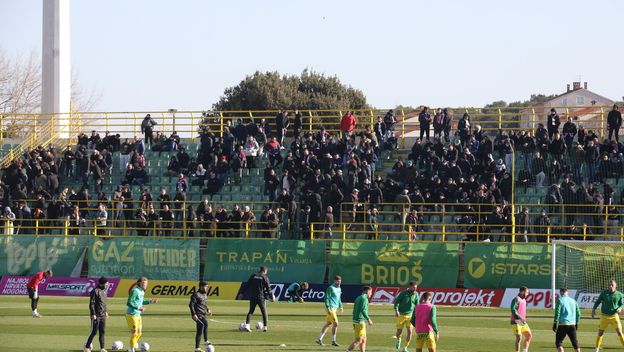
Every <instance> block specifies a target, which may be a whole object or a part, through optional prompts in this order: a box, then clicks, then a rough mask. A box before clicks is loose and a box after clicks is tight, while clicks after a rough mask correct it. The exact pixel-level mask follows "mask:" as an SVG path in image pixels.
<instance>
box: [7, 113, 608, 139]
mask: <svg viewBox="0 0 624 352" xmlns="http://www.w3.org/2000/svg"><path fill="white" fill-rule="evenodd" d="M550 108H551V107H544V106H533V107H524V108H518V107H505V108H467V107H458V108H449V109H448V111H449V114H450V115H451V117H452V128H451V130H452V133H454V131H455V130H456V129H457V122H458V121H459V120H460V118H461V117H462V115H463V114H464V113H468V114H469V115H470V116H471V123H472V125H473V126H475V125H480V126H481V128H482V130H483V131H485V132H488V131H498V130H500V129H504V130H508V131H510V130H515V131H519V130H535V128H536V127H537V124H538V123H543V124H545V123H546V119H547V115H548V113H549V110H550ZM611 108H612V107H610V106H559V107H555V109H557V111H558V113H559V116H560V118H561V126H563V124H564V123H565V121H566V119H567V118H568V117H571V118H572V119H573V120H574V121H575V122H583V124H584V127H585V129H586V130H593V131H594V132H598V133H599V135H600V136H601V137H602V136H604V132H605V129H606V117H607V114H608V112H609V111H610V110H611ZM388 110H389V109H360V110H348V109H338V110H300V111H299V114H300V116H301V121H302V131H301V132H302V133H305V132H317V131H319V130H320V129H321V127H324V128H325V129H326V130H327V131H329V132H338V131H340V128H339V126H340V120H341V118H342V116H343V115H344V114H345V113H346V112H347V111H352V112H353V113H354V115H355V116H356V118H357V122H358V126H357V128H358V129H363V128H364V127H365V126H370V127H371V128H372V127H373V126H374V124H375V122H376V120H377V118H379V117H382V118H383V116H384V115H385V113H386V112H387V111H388ZM429 111H430V114H431V116H432V117H433V116H434V115H435V112H436V109H435V108H432V109H430V110H429ZM394 112H395V116H396V118H397V123H396V124H395V126H394V131H395V134H396V136H397V137H398V138H400V140H401V141H402V143H404V141H405V138H406V137H408V136H409V135H410V133H411V132H415V131H417V130H419V128H420V123H419V122H418V114H419V113H420V109H394ZM277 113H278V111H277V110H255V111H176V110H170V111H135V112H106V111H103V112H73V113H71V115H70V114H60V115H49V116H48V115H41V114H20V113H10V114H3V115H0V143H3V142H4V140H5V139H15V140H19V139H24V138H25V137H26V136H28V135H29V134H31V133H32V132H33V131H32V130H29V127H31V126H33V125H37V124H40V122H41V121H42V119H44V120H48V119H49V121H50V122H51V123H53V124H55V126H57V127H56V128H61V127H62V126H61V125H62V124H63V123H67V122H65V121H71V123H72V124H73V125H74V127H72V129H71V131H70V133H73V134H77V133H78V132H88V131H91V130H95V131H98V132H99V133H103V132H105V131H110V132H111V133H119V134H120V135H121V137H122V138H132V137H134V136H140V135H141V122H142V120H143V118H144V117H145V115H147V114H150V115H151V117H152V118H153V119H154V120H155V121H156V122H157V123H158V125H157V126H156V127H155V128H154V130H155V131H160V132H163V133H165V134H170V133H172V132H173V131H176V132H177V133H178V135H179V136H180V137H181V138H194V137H196V136H197V134H198V132H199V131H202V130H206V131H210V132H213V133H217V134H222V133H223V130H224V128H225V127H234V126H236V125H237V123H238V122H239V121H243V122H244V123H247V122H249V121H254V122H256V123H260V122H261V120H262V119H265V120H266V121H267V123H269V124H270V125H271V127H272V130H273V131H274V130H275V128H274V125H275V124H274V119H275V116H276V114H277ZM294 116H295V112H294V111H290V115H289V119H290V123H291V127H290V128H289V133H292V129H293V126H292V125H293V119H294ZM560 128H561V127H560ZM431 129H433V125H432V126H431ZM70 138H75V135H70Z"/></svg>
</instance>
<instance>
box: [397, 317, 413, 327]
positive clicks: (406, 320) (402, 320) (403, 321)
mask: <svg viewBox="0 0 624 352" xmlns="http://www.w3.org/2000/svg"><path fill="white" fill-rule="evenodd" d="M410 320H412V317H411V316H410V315H399V316H398V317H397V318H396V327H397V329H403V328H406V329H409V328H411V327H412V323H411V322H410Z"/></svg>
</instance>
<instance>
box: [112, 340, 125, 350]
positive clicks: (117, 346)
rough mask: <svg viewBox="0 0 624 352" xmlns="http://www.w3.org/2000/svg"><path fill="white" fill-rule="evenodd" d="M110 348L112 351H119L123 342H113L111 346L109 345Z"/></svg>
mask: <svg viewBox="0 0 624 352" xmlns="http://www.w3.org/2000/svg"><path fill="white" fill-rule="evenodd" d="M111 350H113V351H121V350H123V342H121V341H115V342H113V347H111Z"/></svg>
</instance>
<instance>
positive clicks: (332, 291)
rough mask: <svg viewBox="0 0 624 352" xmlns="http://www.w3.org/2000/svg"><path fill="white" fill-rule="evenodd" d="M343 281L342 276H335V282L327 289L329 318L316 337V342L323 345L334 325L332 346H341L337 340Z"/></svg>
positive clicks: (326, 303)
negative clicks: (326, 335) (338, 312)
mask: <svg viewBox="0 0 624 352" xmlns="http://www.w3.org/2000/svg"><path fill="white" fill-rule="evenodd" d="M341 283H342V278H341V277H340V276H338V275H336V276H335V277H334V283H333V284H332V285H330V286H329V287H328V288H327V291H325V312H326V313H327V319H326V322H325V325H323V328H321V334H320V335H319V337H318V338H317V339H316V343H318V344H319V345H321V346H324V344H323V337H324V336H325V333H326V332H327V330H328V329H329V327H330V326H331V327H332V346H336V347H337V346H340V345H339V344H338V341H336V334H337V333H338V314H337V311H338V309H340V313H342V311H343V309H342V299H341V296H342V289H341V288H340V284H341Z"/></svg>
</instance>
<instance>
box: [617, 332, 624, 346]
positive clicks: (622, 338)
mask: <svg viewBox="0 0 624 352" xmlns="http://www.w3.org/2000/svg"><path fill="white" fill-rule="evenodd" d="M618 338H619V339H620V343H621V344H622V346H624V334H623V335H618Z"/></svg>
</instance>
